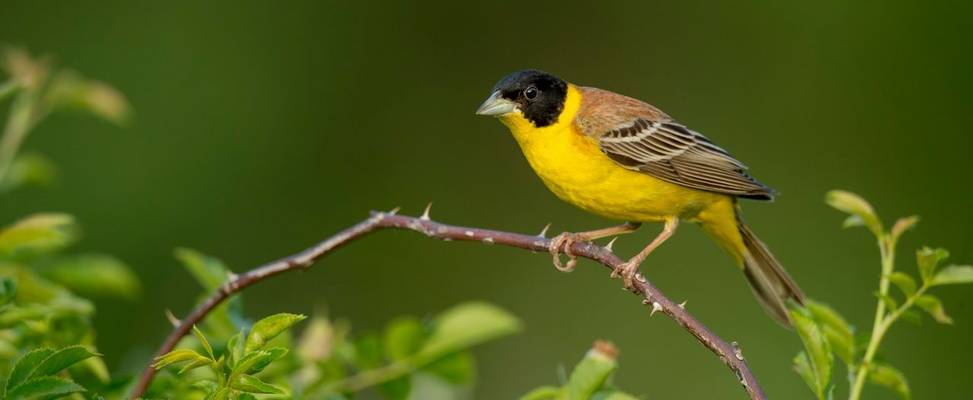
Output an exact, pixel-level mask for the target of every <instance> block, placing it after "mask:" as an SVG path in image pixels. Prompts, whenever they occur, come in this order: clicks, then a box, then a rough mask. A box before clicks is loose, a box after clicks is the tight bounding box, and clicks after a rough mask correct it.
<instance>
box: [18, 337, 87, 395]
mask: <svg viewBox="0 0 973 400" xmlns="http://www.w3.org/2000/svg"><path fill="white" fill-rule="evenodd" d="M96 355H97V354H95V353H93V352H91V351H90V350H88V349H87V348H85V347H84V346H68V347H64V348H61V349H58V350H54V349H51V348H46V347H45V348H39V349H34V350H31V351H30V352H28V353H27V354H25V355H24V356H23V357H21V358H20V359H19V360H17V362H15V363H14V367H13V369H11V370H10V374H8V375H7V378H6V380H5V382H4V383H3V385H2V388H0V399H3V400H21V399H42V398H43V399H53V398H59V397H64V396H67V395H70V394H73V393H80V392H84V391H85V389H84V388H83V387H81V386H80V385H78V384H77V383H75V382H73V381H71V380H70V379H66V378H63V377H60V376H58V373H59V372H61V371H63V370H65V369H67V368H68V367H71V366H72V365H75V364H78V363H80V362H82V361H84V360H88V359H91V357H94V356H96Z"/></svg>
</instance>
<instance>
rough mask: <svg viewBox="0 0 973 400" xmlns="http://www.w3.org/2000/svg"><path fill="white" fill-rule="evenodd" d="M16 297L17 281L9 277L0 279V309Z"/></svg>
mask: <svg viewBox="0 0 973 400" xmlns="http://www.w3.org/2000/svg"><path fill="white" fill-rule="evenodd" d="M16 296H17V281H15V280H14V278H11V277H9V276H4V277H0V307H3V306H4V305H5V304H7V303H9V302H11V301H13V300H14V297H16Z"/></svg>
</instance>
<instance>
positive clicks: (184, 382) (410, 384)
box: [147, 249, 520, 399]
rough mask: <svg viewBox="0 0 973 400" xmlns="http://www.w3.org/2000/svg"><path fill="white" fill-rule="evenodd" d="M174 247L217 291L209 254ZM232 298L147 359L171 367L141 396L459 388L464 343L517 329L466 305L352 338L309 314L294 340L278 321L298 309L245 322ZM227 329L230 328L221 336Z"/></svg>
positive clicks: (465, 373) (463, 381)
mask: <svg viewBox="0 0 973 400" xmlns="http://www.w3.org/2000/svg"><path fill="white" fill-rule="evenodd" d="M177 254H178V255H179V256H178V257H179V258H180V259H181V260H182V261H183V263H184V265H185V267H186V268H187V269H188V270H189V271H190V272H191V273H192V274H193V276H194V277H195V278H196V280H197V281H199V283H200V284H201V285H202V286H203V287H204V288H206V289H207V290H208V291H213V290H217V289H218V288H219V286H220V284H218V283H217V282H222V281H220V280H218V279H223V280H225V279H226V277H228V276H229V270H227V269H226V268H225V266H223V264H222V263H221V262H220V261H219V260H218V259H216V258H213V257H210V256H206V255H203V254H201V253H199V252H196V251H193V250H189V249H180V250H178V251H177ZM235 299H237V300H238V299H239V296H236V297H235ZM236 304H237V305H236V306H233V307H226V308H223V309H218V310H216V311H214V312H213V313H212V314H210V316H209V318H208V321H225V323H228V324H230V326H229V327H228V326H224V325H223V323H217V324H204V325H203V327H202V328H201V329H199V328H195V327H194V329H193V332H194V336H193V337H191V338H186V339H184V340H183V341H182V344H181V346H180V347H179V348H178V349H177V350H174V351H172V352H170V353H168V354H166V355H163V356H162V357H160V358H158V359H157V360H156V363H155V366H156V368H164V367H167V366H172V365H174V364H178V365H179V366H181V368H180V369H179V370H178V372H176V373H175V374H163V375H160V376H159V377H158V378H157V379H156V382H155V383H154V384H153V386H152V387H151V388H150V391H149V393H148V395H147V397H148V398H159V397H163V398H179V399H183V398H186V399H196V398H199V399H247V398H250V397H248V396H251V395H256V394H262V395H263V394H266V395H277V396H285V397H286V396H290V397H289V398H295V399H343V398H350V397H352V396H353V395H354V394H355V393H358V392H361V391H365V390H369V389H374V390H375V391H377V392H378V393H380V394H381V395H382V396H383V397H385V398H388V399H408V398H412V399H418V398H427V397H428V395H427V394H428V393H453V394H459V393H463V392H466V391H468V390H470V388H471V387H472V384H473V381H474V377H475V369H474V362H473V357H472V355H471V354H470V352H469V348H470V347H473V346H475V345H478V344H481V343H485V342H487V341H491V340H494V339H497V338H500V337H503V336H507V335H510V334H513V333H516V332H517V331H519V330H520V322H519V321H518V320H517V319H516V318H515V317H513V316H512V315H510V314H509V313H507V312H506V311H503V310H501V309H499V308H497V307H495V306H493V305H490V304H487V303H482V302H467V303H463V304H460V305H457V306H454V307H452V308H450V309H448V310H446V311H444V312H442V313H440V314H438V315H436V316H433V317H432V318H429V319H428V320H420V319H419V318H415V317H408V316H406V317H399V318H395V319H393V320H392V321H390V322H389V323H388V324H387V325H386V327H385V329H384V330H383V331H382V332H380V333H365V334H362V335H360V336H358V337H352V335H351V330H350V326H349V324H348V323H347V322H344V321H332V320H329V319H327V318H325V317H323V316H316V317H314V318H311V320H310V321H309V324H308V326H307V327H306V329H305V330H304V332H303V334H302V335H301V337H300V339H298V340H296V343H295V340H294V339H293V337H292V336H291V335H290V333H289V331H288V328H290V327H291V326H293V325H294V324H295V323H297V322H299V321H301V320H303V319H304V316H302V315H295V314H276V315H273V316H270V317H267V318H264V319H261V320H260V321H257V322H256V323H253V324H252V325H250V324H247V323H246V319H245V318H244V317H243V316H242V311H243V308H242V303H240V302H238V303H236ZM234 321H236V322H234ZM238 322H242V323H243V324H244V325H243V326H237V325H236V324H237V323H238ZM230 327H232V329H234V331H235V333H234V334H232V335H230V336H222V333H223V332H225V331H226V330H227V329H228V328H230ZM291 348H294V349H296V351H294V352H292V351H291V350H290V349H291ZM202 367H206V368H202Z"/></svg>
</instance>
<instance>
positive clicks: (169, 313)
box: [165, 309, 182, 327]
mask: <svg viewBox="0 0 973 400" xmlns="http://www.w3.org/2000/svg"><path fill="white" fill-rule="evenodd" d="M165 314H166V319H167V320H169V323H170V324H172V326H173V327H178V326H179V325H181V324H182V321H179V318H176V316H175V314H173V313H172V311H171V310H169V309H166V312H165Z"/></svg>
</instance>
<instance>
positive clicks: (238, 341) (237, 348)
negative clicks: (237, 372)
mask: <svg viewBox="0 0 973 400" xmlns="http://www.w3.org/2000/svg"><path fill="white" fill-rule="evenodd" d="M226 354H227V360H228V364H227V365H229V366H231V367H233V366H234V365H236V362H237V361H238V360H240V359H241V358H243V331H240V332H238V333H237V334H235V335H233V336H231V337H230V340H228V341H227V342H226Z"/></svg>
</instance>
